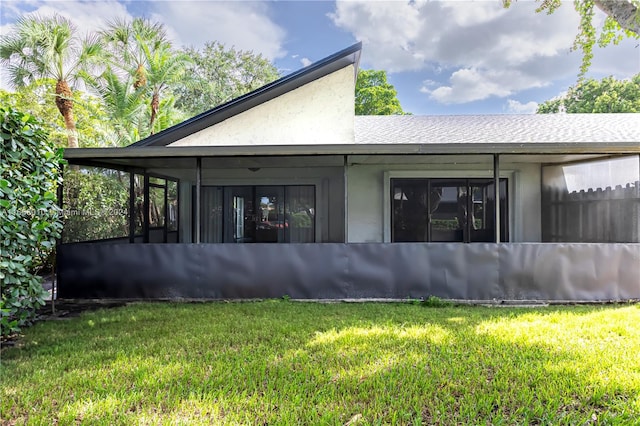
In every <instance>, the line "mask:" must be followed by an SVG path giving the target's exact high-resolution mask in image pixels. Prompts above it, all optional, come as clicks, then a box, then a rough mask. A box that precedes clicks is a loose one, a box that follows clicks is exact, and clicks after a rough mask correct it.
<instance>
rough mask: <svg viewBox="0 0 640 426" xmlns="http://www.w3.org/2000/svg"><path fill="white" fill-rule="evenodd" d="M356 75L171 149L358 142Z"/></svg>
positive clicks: (339, 74)
mask: <svg viewBox="0 0 640 426" xmlns="http://www.w3.org/2000/svg"><path fill="white" fill-rule="evenodd" d="M354 72H355V70H354V67H353V65H350V66H347V67H345V68H343V69H342V70H339V71H336V72H334V73H331V74H329V75H327V76H325V77H323V78H320V79H318V80H316V81H314V82H312V83H309V84H306V85H304V86H302V87H299V88H298V89H296V90H293V91H291V92H288V93H286V94H284V95H282V96H279V97H277V98H275V99H272V100H270V101H268V102H265V103H264V104H261V105H258V106H256V107H254V108H252V109H250V110H248V111H245V112H243V113H241V114H238V115H236V116H234V117H231V118H229V119H227V120H225V121H223V122H221V123H218V124H216V125H215V126H212V127H209V128H208V129H205V130H202V131H200V132H197V133H194V134H192V135H190V136H187V137H186V138H184V139H181V140H179V141H177V142H174V143H172V144H170V145H169V146H170V147H171V146H203V145H292V144H300V143H303V144H332V143H353V140H354V134H353V117H354V90H353V88H354Z"/></svg>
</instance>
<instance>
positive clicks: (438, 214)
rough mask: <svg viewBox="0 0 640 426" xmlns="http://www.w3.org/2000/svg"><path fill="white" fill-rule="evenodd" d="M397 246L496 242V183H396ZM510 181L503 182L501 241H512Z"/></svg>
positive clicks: (394, 230) (394, 218) (394, 235)
mask: <svg viewBox="0 0 640 426" xmlns="http://www.w3.org/2000/svg"><path fill="white" fill-rule="evenodd" d="M391 191H392V235H391V239H392V241H393V242H481V241H483V242H491V241H495V224H494V223H495V217H494V216H495V197H494V183H493V180H492V179H392V180H391ZM507 200H508V197H507V180H506V179H501V180H500V216H501V240H502V241H508V235H507V232H508V212H507V206H508V203H507Z"/></svg>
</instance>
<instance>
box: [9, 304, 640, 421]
mask: <svg viewBox="0 0 640 426" xmlns="http://www.w3.org/2000/svg"><path fill="white" fill-rule="evenodd" d="M1 377H2V386H1V391H0V404H1V405H0V417H1V418H2V420H3V423H2V424H14V423H15V424H23V423H26V424H43V425H44V424H46V425H49V424H53V423H56V421H57V423H58V424H77V423H80V424H105V425H111V424H189V425H191V424H292V425H293V424H295V425H300V424H305V425H306V424H329V425H343V424H345V423H347V422H351V423H350V424H402V425H405V424H496V425H499V424H504V425H513V424H553V425H555V424H576V425H578V424H592V423H593V424H596V423H597V424H624V425H628V424H640V306H639V305H610V306H570V307H548V308H536V309H531V308H520V309H516V308H511V309H506V308H481V307H446V308H434V307H425V306H420V305H416V304H410V303H405V304H383V303H380V304H376V303H367V304H347V303H338V304H315V303H297V302H287V301H275V300H274V301H265V302H251V303H222V302H220V303H201V304H179V303H147V304H133V305H129V306H126V307H122V308H115V309H109V310H100V311H94V312H88V313H85V314H83V315H82V316H80V317H78V318H73V319H69V320H65V321H48V322H41V323H38V324H37V325H36V326H34V327H32V328H31V329H28V330H27V331H26V333H25V335H24V337H23V338H22V339H21V340H20V342H19V344H18V345H17V346H15V347H13V348H8V349H4V350H3V352H2V369H1Z"/></svg>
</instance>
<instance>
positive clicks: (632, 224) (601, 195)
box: [542, 181, 640, 243]
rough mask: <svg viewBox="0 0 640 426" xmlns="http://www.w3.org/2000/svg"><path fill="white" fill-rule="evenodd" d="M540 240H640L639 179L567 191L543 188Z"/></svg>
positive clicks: (608, 241)
mask: <svg viewBox="0 0 640 426" xmlns="http://www.w3.org/2000/svg"><path fill="white" fill-rule="evenodd" d="M542 240H543V241H544V242H588V243H592V242H595V243H637V242H640V181H636V182H635V183H633V184H627V185H626V186H624V187H623V186H621V185H618V186H616V187H615V188H611V187H607V188H605V189H604V190H603V189H601V188H598V189H597V190H595V191H594V190H593V189H589V190H588V191H584V190H581V191H579V192H576V191H574V192H571V193H569V192H568V191H566V190H563V189H562V188H553V187H544V188H543V194H542Z"/></svg>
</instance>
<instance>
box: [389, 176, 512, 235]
mask: <svg viewBox="0 0 640 426" xmlns="http://www.w3.org/2000/svg"><path fill="white" fill-rule="evenodd" d="M383 178H384V184H383V191H384V195H383V203H384V206H383V242H385V243H391V242H392V240H391V234H392V228H393V225H392V223H391V220H392V219H393V217H392V216H393V215H392V211H391V210H392V207H391V203H392V201H393V200H392V198H391V180H392V179H490V178H493V170H462V169H461V170H388V171H385V172H384V177H383ZM499 178H500V179H501V180H502V179H506V180H507V200H506V202H507V211H508V226H507V229H508V240H507V242H510V241H512V240H513V237H514V232H513V230H514V229H516V223H515V220H514V217H515V216H516V215H517V214H518V212H517V209H516V207H517V204H516V203H515V199H516V197H517V191H516V190H515V189H516V183H517V182H516V181H517V179H516V172H515V171H514V170H509V169H507V170H500V176H499Z"/></svg>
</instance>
